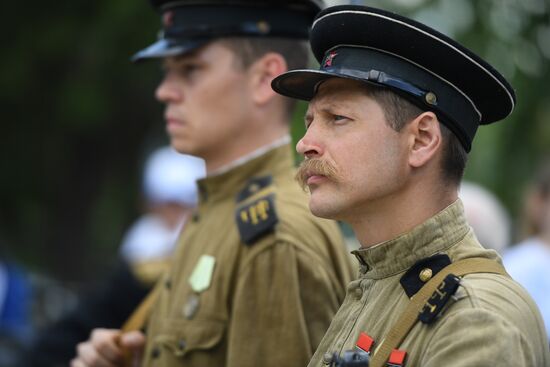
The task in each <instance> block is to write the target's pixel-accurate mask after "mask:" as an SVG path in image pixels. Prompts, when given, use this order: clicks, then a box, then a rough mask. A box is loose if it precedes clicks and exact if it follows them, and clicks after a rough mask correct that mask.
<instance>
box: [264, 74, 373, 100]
mask: <svg viewBox="0 0 550 367" xmlns="http://www.w3.org/2000/svg"><path fill="white" fill-rule="evenodd" d="M331 78H339V79H351V80H357V81H359V82H361V83H365V84H372V85H377V83H373V82H371V81H368V80H364V79H362V78H360V77H354V76H352V75H346V74H339V73H333V72H329V71H323V70H309V69H303V70H302V69H300V70H291V71H288V72H286V73H284V74H281V75H279V76H277V77H276V78H275V79H273V81H272V82H271V88H273V90H274V91H275V92H277V93H279V94H282V95H283V96H286V97H290V98H296V99H301V100H304V101H309V100H311V99H312V98H313V97H314V96H315V94H316V93H317V90H318V89H319V85H321V83H322V82H324V81H326V80H328V79H331Z"/></svg>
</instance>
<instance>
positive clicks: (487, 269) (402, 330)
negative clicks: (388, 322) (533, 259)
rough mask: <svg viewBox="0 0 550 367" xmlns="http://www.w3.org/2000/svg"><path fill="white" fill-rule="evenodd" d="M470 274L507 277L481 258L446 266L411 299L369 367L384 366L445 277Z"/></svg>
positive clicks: (492, 262) (503, 272) (487, 260)
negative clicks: (490, 274)
mask: <svg viewBox="0 0 550 367" xmlns="http://www.w3.org/2000/svg"><path fill="white" fill-rule="evenodd" d="M472 273H496V274H501V275H508V274H507V273H506V270H505V269H504V267H503V266H502V265H500V264H499V263H497V262H496V261H494V260H489V259H483V258H473V259H465V260H460V261H457V262H455V263H452V264H450V265H448V266H446V267H445V268H444V269H442V270H441V271H440V272H439V273H437V274H436V275H435V276H434V277H433V278H432V279H430V281H428V282H427V283H426V284H425V285H424V286H423V287H422V288H421V289H420V291H418V293H416V294H415V295H414V296H413V297H412V298H411V300H410V302H409V304H408V305H407V308H406V309H405V311H403V313H402V314H401V316H400V317H399V319H398V320H397V322H396V323H395V324H394V325H393V326H392V328H391V329H390V331H389V332H388V334H387V335H386V337H385V338H384V340H383V341H382V343H381V344H380V346H379V347H378V348H377V349H376V351H375V353H374V355H373V357H372V359H371V361H370V363H369V367H383V366H384V364H385V363H386V361H387V360H388V358H389V356H390V354H391V352H392V350H393V349H395V348H397V347H398V346H399V344H401V342H402V341H403V339H405V337H406V336H407V334H408V333H409V331H410V330H411V329H412V327H413V326H414V324H415V323H416V321H417V320H418V315H419V313H420V312H421V311H422V309H423V308H424V305H425V304H426V302H427V301H428V299H429V298H430V297H431V296H432V294H433V293H434V291H435V290H436V288H437V287H438V286H439V285H440V284H441V282H442V281H443V280H444V279H445V277H447V275H449V274H454V275H456V276H462V275H466V274H472Z"/></svg>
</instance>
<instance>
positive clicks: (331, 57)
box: [323, 51, 338, 68]
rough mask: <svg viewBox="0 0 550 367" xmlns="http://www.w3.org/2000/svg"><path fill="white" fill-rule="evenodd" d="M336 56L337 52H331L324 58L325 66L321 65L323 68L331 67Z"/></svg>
mask: <svg viewBox="0 0 550 367" xmlns="http://www.w3.org/2000/svg"><path fill="white" fill-rule="evenodd" d="M336 55H338V53H337V52H335V51H331V52H330V54H328V56H327V57H326V59H325V64H324V65H323V67H325V68H327V67H329V66H332V60H334V58H335V57H336Z"/></svg>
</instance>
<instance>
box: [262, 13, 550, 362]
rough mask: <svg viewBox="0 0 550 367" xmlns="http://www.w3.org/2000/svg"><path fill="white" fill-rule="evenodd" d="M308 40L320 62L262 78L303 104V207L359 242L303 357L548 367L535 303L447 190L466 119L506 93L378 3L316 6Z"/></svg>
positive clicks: (457, 167) (507, 103)
mask: <svg viewBox="0 0 550 367" xmlns="http://www.w3.org/2000/svg"><path fill="white" fill-rule="evenodd" d="M311 47H312V50H313V53H314V54H315V56H316V58H317V60H318V61H319V62H320V69H319V70H295V71H290V72H287V73H284V74H282V75H281V76H279V77H277V78H275V79H274V81H273V84H272V86H273V88H274V89H275V90H276V91H278V92H279V93H281V94H283V95H285V96H290V97H294V98H299V99H304V100H308V101H310V103H309V108H308V111H307V113H306V116H305V124H306V127H307V131H306V133H305V135H304V136H303V138H302V139H301V140H300V141H299V142H298V144H297V150H298V152H299V153H301V154H302V155H304V156H305V160H304V163H303V165H302V166H301V168H300V170H299V173H298V179H299V180H300V181H301V182H302V184H303V185H304V186H305V187H307V188H309V191H310V194H311V196H310V202H309V207H310V209H311V211H312V212H313V213H314V214H315V215H317V216H320V217H323V218H331V219H338V220H343V221H346V222H348V223H350V224H351V226H352V227H353V229H354V232H355V234H356V235H357V237H358V240H359V242H360V243H361V248H360V249H358V250H356V251H354V254H355V256H356V258H357V260H358V261H359V264H360V266H359V269H360V277H359V279H357V280H355V281H352V282H351V283H350V284H349V286H348V292H347V296H346V299H345V300H344V303H343V304H342V306H341V308H340V310H339V311H338V313H337V314H336V316H335V318H334V320H333V322H332V323H331V326H330V328H329V330H328V331H327V333H326V335H325V337H324V338H323V340H322V341H321V344H320V346H319V348H318V349H317V351H316V352H315V355H314V356H313V359H312V360H311V361H310V363H309V366H312V367H313V366H315V367H320V366H323V365H341V364H340V362H341V361H342V360H353V361H355V362H354V363H355V364H353V365H354V366H359V365H360V364H359V363H360V362H358V361H360V360H363V359H367V358H369V356H370V361H369V363H370V364H369V366H370V367H373V366H374V367H381V366H386V365H388V366H422V367H431V366H550V355H549V354H550V353H549V350H548V344H547V339H546V336H545V331H544V329H543V324H542V321H541V317H540V313H539V311H538V310H537V308H536V306H535V305H534V303H533V301H532V300H531V298H530V297H529V296H528V295H527V294H526V292H525V291H524V290H523V289H522V288H521V287H520V286H518V284H517V283H515V282H514V281H513V280H512V279H511V278H510V277H509V276H508V275H507V274H506V272H505V271H504V269H503V267H502V266H501V265H500V264H501V260H500V258H499V256H498V255H497V253H496V252H494V251H492V250H486V249H484V248H483V247H482V245H480V244H479V242H478V240H477V239H476V237H475V235H474V233H473V231H472V230H471V228H470V227H469V226H468V225H467V223H466V220H465V216H464V211H463V206H462V203H461V202H460V200H459V199H458V198H457V191H458V187H459V183H460V179H461V177H462V172H463V169H464V165H465V161H466V157H467V152H468V151H469V150H470V146H471V143H472V139H473V137H474V135H475V132H476V129H477V127H478V125H479V124H489V123H492V122H495V121H498V120H500V119H503V118H504V117H506V116H507V115H508V114H510V113H511V111H512V109H513V107H514V104H515V96H514V91H513V89H512V88H511V87H510V85H509V84H508V83H507V82H506V80H505V79H504V78H503V77H502V76H501V75H500V74H499V73H498V72H497V71H495V70H494V69H493V68H492V67H491V66H490V65H488V64H487V63H486V62H484V61H483V60H481V59H480V58H479V57H478V56H476V55H475V54H473V53H472V52H470V51H468V50H467V49H466V48H464V47H462V46H461V45H459V44H458V43H456V42H455V41H453V40H451V39H449V38H448V37H445V36H444V35H442V34H440V33H439V32H437V31H435V30H433V29H431V28H429V27H427V26H425V25H423V24H419V23H417V22H415V21H412V20H410V19H407V18H404V17H401V16H399V15H396V14H393V13H390V12H386V11H383V10H379V9H373V8H369V7H361V6H340V7H333V8H328V9H325V10H324V11H322V12H321V13H320V14H319V15H318V16H317V17H316V20H315V21H314V24H313V26H312V31H311ZM386 363H387V364H386ZM365 365H366V364H365Z"/></svg>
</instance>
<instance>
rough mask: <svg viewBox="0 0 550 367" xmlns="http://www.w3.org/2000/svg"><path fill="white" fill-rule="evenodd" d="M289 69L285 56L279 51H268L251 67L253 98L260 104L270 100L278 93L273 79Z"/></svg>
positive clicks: (250, 81)
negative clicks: (272, 85) (273, 87)
mask: <svg viewBox="0 0 550 367" xmlns="http://www.w3.org/2000/svg"><path fill="white" fill-rule="evenodd" d="M287 70H288V67H287V63H286V60H285V58H284V57H283V56H282V55H281V54H278V53H275V52H268V53H267V54H265V55H263V56H262V57H261V58H259V59H258V60H256V61H255V62H254V63H253V64H252V65H251V66H250V68H249V70H248V72H249V73H250V79H249V83H250V88H251V91H252V100H253V101H254V102H256V103H258V104H260V105H263V104H265V103H267V102H269V101H270V100H271V99H273V98H274V97H277V96H278V94H277V93H276V92H275V91H273V89H272V88H271V81H272V80H273V79H274V78H275V77H277V76H278V75H280V74H282V73H284V72H286V71H287Z"/></svg>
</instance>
